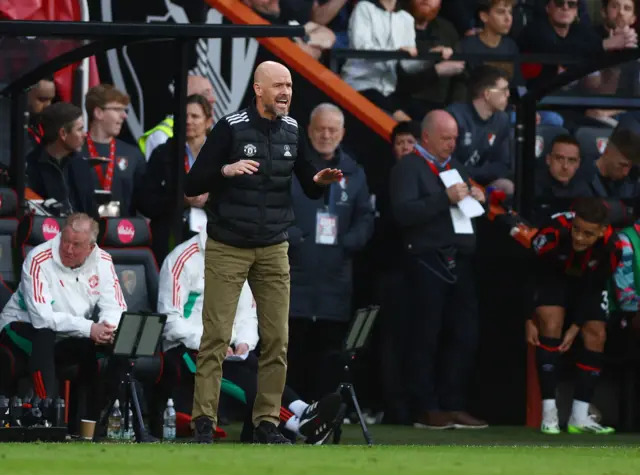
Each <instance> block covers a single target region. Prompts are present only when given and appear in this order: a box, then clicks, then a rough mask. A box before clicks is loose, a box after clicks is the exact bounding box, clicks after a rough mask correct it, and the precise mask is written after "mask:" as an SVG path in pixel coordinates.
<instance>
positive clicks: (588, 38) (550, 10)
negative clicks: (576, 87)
mask: <svg viewBox="0 0 640 475" xmlns="http://www.w3.org/2000/svg"><path fill="white" fill-rule="evenodd" d="M546 11H547V17H546V18H539V19H538V20H536V21H534V22H532V23H530V24H529V25H527V26H526V27H525V28H524V30H523V31H522V34H521V36H520V39H519V46H520V51H522V52H523V53H549V54H565V55H581V56H589V55H592V54H594V53H599V52H601V51H611V50H620V49H624V48H635V47H636V46H637V45H638V36H637V34H636V32H635V31H634V30H633V29H631V28H629V27H624V28H616V29H615V30H614V31H613V33H612V34H611V36H610V37H609V38H607V39H605V40H603V39H602V38H600V36H598V34H597V33H596V32H595V31H594V30H593V29H591V28H590V27H589V26H586V25H584V24H582V23H578V22H577V21H576V20H577V16H578V0H547V4H546ZM564 70H565V68H564V67H563V66H562V65H558V66H555V65H545V66H543V67H542V70H541V72H540V74H539V75H538V76H537V77H536V78H535V81H546V80H548V79H549V78H550V77H553V76H555V75H556V74H557V73H558V72H561V71H564ZM592 77H593V76H592Z"/></svg>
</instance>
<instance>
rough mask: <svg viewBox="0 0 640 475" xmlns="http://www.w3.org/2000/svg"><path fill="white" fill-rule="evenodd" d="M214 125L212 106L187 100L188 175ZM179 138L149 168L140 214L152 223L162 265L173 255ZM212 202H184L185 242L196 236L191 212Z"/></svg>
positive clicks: (205, 196) (193, 97)
mask: <svg viewBox="0 0 640 475" xmlns="http://www.w3.org/2000/svg"><path fill="white" fill-rule="evenodd" d="M212 125H213V119H212V110H211V104H210V103H209V101H208V100H207V99H206V98H205V97H204V96H201V95H199V94H193V95H190V96H189V97H187V133H186V137H187V144H186V150H185V155H184V169H185V172H188V171H189V170H190V169H191V167H192V166H193V163H194V162H195V161H196V158H197V157H198V153H200V149H201V148H202V146H203V145H204V143H205V142H206V140H207V131H209V130H210V129H211V127H212ZM174 140H175V137H173V138H171V139H169V140H168V141H167V142H166V143H164V144H162V145H160V146H158V147H157V148H156V149H155V150H154V151H153V153H152V154H151V157H149V163H148V164H147V171H146V174H145V179H144V193H142V195H143V196H142V198H141V200H142V201H141V204H140V211H141V212H142V213H143V214H144V215H145V216H146V217H147V218H150V219H151V224H150V226H151V233H152V235H153V244H152V249H153V253H154V254H155V257H156V260H157V261H158V262H162V261H164V258H165V257H166V256H167V254H168V253H169V234H170V230H171V220H172V217H173V213H174V209H175V208H174V206H175V194H176V192H175V186H176V183H175V176H176V173H175V166H174V163H173V155H172V153H171V152H172V150H173V142H174ZM207 199H209V194H208V193H205V194H203V195H200V196H196V197H195V198H186V197H185V198H184V204H185V208H186V209H185V213H184V224H185V229H183V236H184V237H185V239H188V238H190V237H191V236H193V234H194V233H193V232H191V230H190V226H189V225H190V222H189V221H190V217H191V209H190V208H196V209H200V210H202V209H203V208H204V205H205V203H206V202H207Z"/></svg>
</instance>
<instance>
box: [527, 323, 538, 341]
mask: <svg viewBox="0 0 640 475" xmlns="http://www.w3.org/2000/svg"><path fill="white" fill-rule="evenodd" d="M525 335H526V337H525V338H526V340H527V343H529V344H530V345H532V346H539V345H540V338H539V333H538V327H537V326H536V324H535V323H534V321H533V320H527V323H526V324H525Z"/></svg>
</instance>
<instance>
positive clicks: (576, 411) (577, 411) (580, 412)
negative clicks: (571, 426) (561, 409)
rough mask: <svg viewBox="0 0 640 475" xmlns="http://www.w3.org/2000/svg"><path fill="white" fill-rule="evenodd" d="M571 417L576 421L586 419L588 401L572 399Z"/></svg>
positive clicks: (587, 415)
mask: <svg viewBox="0 0 640 475" xmlns="http://www.w3.org/2000/svg"><path fill="white" fill-rule="evenodd" d="M571 418H572V419H573V420H575V421H578V422H582V421H586V420H587V419H588V418H589V403H588V402H584V401H578V400H576V399H574V400H573V407H572V408H571Z"/></svg>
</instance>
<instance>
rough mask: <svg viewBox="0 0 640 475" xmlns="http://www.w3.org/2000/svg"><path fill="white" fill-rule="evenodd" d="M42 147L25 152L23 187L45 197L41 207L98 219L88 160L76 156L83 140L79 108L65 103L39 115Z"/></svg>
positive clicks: (82, 121)
mask: <svg viewBox="0 0 640 475" xmlns="http://www.w3.org/2000/svg"><path fill="white" fill-rule="evenodd" d="M41 124H42V130H43V136H42V142H41V143H42V147H38V148H36V149H34V150H33V151H32V152H31V153H30V154H29V155H27V158H26V161H27V172H26V174H27V186H28V187H29V188H31V190H32V191H33V192H34V193H36V194H37V195H39V196H40V197H41V198H43V199H44V200H46V201H45V202H44V203H43V206H45V208H46V209H45V210H46V211H48V212H50V213H53V214H57V215H62V216H68V215H70V214H72V213H74V212H81V213H87V214H88V215H90V216H92V217H93V218H96V219H97V218H98V206H97V204H96V202H95V198H94V189H93V177H92V172H91V168H90V166H89V163H88V162H87V161H86V160H85V159H84V158H83V157H82V155H80V151H81V150H82V145H83V143H84V140H85V132H84V120H83V118H82V110H81V109H79V108H78V107H76V106H74V105H73V104H69V103H67V102H58V103H56V104H52V105H50V106H49V107H47V108H46V109H45V110H44V111H43V112H42V115H41Z"/></svg>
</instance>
